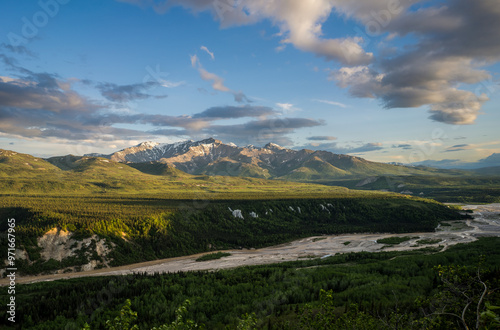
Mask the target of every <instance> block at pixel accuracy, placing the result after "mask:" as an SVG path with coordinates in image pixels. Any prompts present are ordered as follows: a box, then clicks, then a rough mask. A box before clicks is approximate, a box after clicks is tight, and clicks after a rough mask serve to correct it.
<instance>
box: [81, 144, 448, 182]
mask: <svg viewBox="0 0 500 330" xmlns="http://www.w3.org/2000/svg"><path fill="white" fill-rule="evenodd" d="M86 156H98V157H103V158H107V159H109V160H111V161H115V162H121V163H150V164H151V166H157V165H154V163H155V162H159V163H163V164H166V165H167V166H169V167H173V168H177V169H179V170H181V171H183V172H186V173H188V174H195V175H200V174H204V175H223V176H228V175H229V176H250V177H257V178H265V179H269V178H271V179H286V180H292V181H316V180H327V179H338V178H346V177H366V176H372V175H415V174H429V173H430V172H433V173H434V172H436V171H440V172H442V173H447V174H450V175H453V174H457V173H454V172H453V171H446V170H443V171H441V170H436V169H431V168H421V167H408V166H405V165H394V164H384V163H377V162H372V161H368V160H366V159H363V158H361V157H356V156H349V155H343V154H335V153H332V152H329V151H325V150H317V151H314V150H309V149H301V150H294V149H288V148H284V147H282V146H279V145H277V144H275V143H272V142H270V143H268V144H266V145H265V146H263V147H255V146H252V145H249V146H246V147H239V146H236V145H235V144H233V143H231V144H225V143H223V142H221V141H220V140H217V139H214V138H208V139H204V140H200V141H193V140H187V141H183V142H177V143H173V144H166V143H163V144H162V143H157V142H151V141H147V142H142V143H140V144H138V145H136V146H133V147H129V148H125V149H122V150H119V151H117V152H114V153H111V154H108V155H105V154H89V155H86ZM142 168H143V169H145V166H142Z"/></svg>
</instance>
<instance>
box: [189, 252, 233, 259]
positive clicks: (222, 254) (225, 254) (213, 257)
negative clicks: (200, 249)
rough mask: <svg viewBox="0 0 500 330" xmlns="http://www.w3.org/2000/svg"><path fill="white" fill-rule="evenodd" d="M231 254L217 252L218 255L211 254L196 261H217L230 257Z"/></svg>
mask: <svg viewBox="0 0 500 330" xmlns="http://www.w3.org/2000/svg"><path fill="white" fill-rule="evenodd" d="M230 255H231V253H228V252H216V253H209V254H205V255H203V256H201V257H199V258H197V259H196V261H208V260H216V259H220V258H224V257H229V256H230Z"/></svg>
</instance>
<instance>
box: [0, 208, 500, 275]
mask: <svg viewBox="0 0 500 330" xmlns="http://www.w3.org/2000/svg"><path fill="white" fill-rule="evenodd" d="M464 209H467V210H474V214H473V216H474V219H473V220H467V221H465V222H464V221H456V220H452V221H446V222H444V223H443V224H444V225H446V226H442V225H440V226H439V227H438V228H436V230H435V232H425V233H422V232H420V233H405V234H404V235H401V234H344V235H334V236H318V237H309V238H305V239H301V240H297V241H293V242H290V243H286V244H282V245H279V246H274V247H267V248H262V249H252V250H248V249H243V250H225V252H228V253H230V254H231V255H230V256H227V257H224V258H223V259H218V260H211V261H205V262H197V261H196V259H197V258H198V257H199V256H200V255H202V254H197V255H192V256H185V257H177V258H173V259H163V260H155V261H151V262H144V263H139V264H132V265H128V266H121V267H112V268H109V269H100V270H94V271H87V272H85V271H84V272H78V273H73V274H54V275H41V276H36V277H31V276H25V277H22V278H21V279H19V280H18V283H36V282H42V281H53V280H59V279H70V278H79V277H87V276H115V275H128V274H135V273H137V274H148V275H153V274H161V273H176V272H186V271H200V270H210V271H213V270H218V269H227V268H234V267H242V266H251V265H264V264H273V263H280V262H287V261H297V260H301V259H304V258H306V259H312V258H326V257H330V256H333V255H336V254H339V253H340V254H342V253H352V252H382V251H387V252H391V251H408V250H418V249H422V248H428V247H433V248H436V250H435V253H437V252H439V251H445V250H446V249H447V248H448V247H450V246H453V245H455V244H460V243H470V242H473V241H475V240H477V239H478V238H479V237H500V204H489V205H465V206H464ZM400 236H407V237H409V238H410V239H408V240H407V241H405V242H402V243H400V244H396V245H393V246H390V245H386V244H384V243H378V242H377V241H378V240H383V239H387V238H391V237H400ZM425 241H435V243H434V242H433V243H431V244H429V243H425ZM419 242H424V243H419ZM7 283H8V282H7V280H6V279H2V280H0V285H7Z"/></svg>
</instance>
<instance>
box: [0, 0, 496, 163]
mask: <svg viewBox="0 0 500 330" xmlns="http://www.w3.org/2000/svg"><path fill="white" fill-rule="evenodd" d="M0 22H1V23H0V148H3V149H10V150H15V151H18V152H25V153H30V154H35V155H39V156H52V155H62V154H69V153H71V154H84V153H88V152H106V153H107V152H112V151H115V150H117V149H122V148H125V147H128V146H131V145H135V144H138V143H140V142H142V141H146V140H153V141H158V142H176V141H181V140H186V139H193V140H197V139H202V138H207V137H214V138H218V139H220V140H222V141H223V142H234V143H236V144H238V145H241V146H244V145H247V144H253V145H256V146H261V145H264V144H266V143H268V142H275V143H278V144H280V145H283V146H286V147H290V148H309V149H322V150H329V151H332V152H336V153H346V154H350V155H356V156H360V157H363V158H366V159H369V160H373V161H381V162H402V163H418V162H425V164H429V165H438V166H446V167H457V166H462V167H463V166H466V167H467V166H469V167H470V166H475V167H477V166H493V165H500V133H499V130H498V124H499V122H500V112H499V111H498V110H499V109H498V108H499V105H500V85H499V76H498V75H499V72H500V65H499V64H498V63H499V60H500V35H499V34H498V32H496V31H499V30H500V3H499V2H498V1H496V0H477V1H473V2H471V1H468V0H451V1H419V0H400V1H397V0H390V1H388V0H370V1H356V2H353V1H347V0H268V1H265V0H253V1H251V0H186V1H180V0H156V1H155V0H121V1H111V0H110V1H97V0H89V1H76V0H41V1H31V2H26V1H24V2H22V4H21V3H20V2H18V1H3V2H2V4H0Z"/></svg>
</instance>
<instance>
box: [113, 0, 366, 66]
mask: <svg viewBox="0 0 500 330" xmlns="http://www.w3.org/2000/svg"><path fill="white" fill-rule="evenodd" d="M118 1H121V2H127V3H131V4H135V5H139V6H141V7H152V8H154V9H155V10H156V11H157V12H158V13H164V12H166V11H167V10H168V9H169V8H170V7H172V6H182V7H184V8H189V9H191V10H193V11H195V12H200V11H209V12H211V13H212V15H213V16H214V18H215V19H217V20H218V21H220V23H221V25H222V26H223V27H228V26H232V25H245V24H252V23H256V22H258V21H262V20H265V19H267V20H270V21H272V22H273V23H274V24H275V25H277V26H278V27H279V29H280V33H279V35H280V36H281V37H282V39H281V41H280V44H281V46H280V47H282V46H284V45H286V44H291V45H293V46H294V47H296V48H297V49H300V50H303V51H308V52H312V53H314V54H316V55H317V56H320V57H323V58H325V59H326V60H335V61H338V62H341V63H343V64H345V65H360V64H368V63H370V62H372V60H373V54H372V53H368V52H366V51H365V50H364V49H363V47H362V44H363V42H364V40H363V38H362V37H358V36H353V37H345V38H335V39H328V38H324V37H323V32H322V25H323V23H324V22H325V21H326V20H327V18H328V17H329V16H330V14H331V13H332V11H333V10H334V8H335V6H336V5H338V4H337V3H336V2H338V1H331V0H314V1H304V0H286V1H284V0H223V1H212V0H187V1H186V0H171V1H153V0H118Z"/></svg>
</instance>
